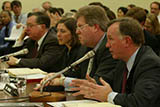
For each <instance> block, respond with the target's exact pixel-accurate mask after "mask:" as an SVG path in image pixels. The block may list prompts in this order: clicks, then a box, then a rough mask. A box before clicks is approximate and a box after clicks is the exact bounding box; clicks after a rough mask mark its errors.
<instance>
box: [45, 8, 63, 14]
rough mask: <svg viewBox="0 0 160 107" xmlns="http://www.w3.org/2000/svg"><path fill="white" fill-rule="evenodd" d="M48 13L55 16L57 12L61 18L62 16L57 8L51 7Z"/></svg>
mask: <svg viewBox="0 0 160 107" xmlns="http://www.w3.org/2000/svg"><path fill="white" fill-rule="evenodd" d="M47 11H49V12H50V13H53V14H55V13H56V12H57V13H58V14H59V16H61V13H60V11H59V10H58V9H57V8H55V7H50V8H49V9H48V10H47Z"/></svg>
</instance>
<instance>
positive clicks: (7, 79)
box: [0, 73, 10, 89]
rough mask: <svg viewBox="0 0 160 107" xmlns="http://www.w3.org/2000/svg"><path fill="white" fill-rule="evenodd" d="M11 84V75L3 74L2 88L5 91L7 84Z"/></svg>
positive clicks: (0, 75)
mask: <svg viewBox="0 0 160 107" xmlns="http://www.w3.org/2000/svg"><path fill="white" fill-rule="evenodd" d="M9 82H10V79H9V75H8V73H1V74H0V85H1V88H2V89H3V88H4V87H5V85H6V84H7V83H9Z"/></svg>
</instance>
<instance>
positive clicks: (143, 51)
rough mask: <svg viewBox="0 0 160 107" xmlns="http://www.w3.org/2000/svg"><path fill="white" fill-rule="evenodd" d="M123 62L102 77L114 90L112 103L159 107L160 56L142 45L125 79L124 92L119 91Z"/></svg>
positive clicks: (132, 106) (129, 106)
mask: <svg viewBox="0 0 160 107" xmlns="http://www.w3.org/2000/svg"><path fill="white" fill-rule="evenodd" d="M124 69H125V62H122V61H120V62H119V63H118V64H117V67H116V69H115V70H114V71H113V72H110V74H108V75H106V76H105V77H104V78H103V79H104V80H105V81H107V82H108V83H109V84H110V85H111V87H112V89H113V91H114V92H118V94H117V95H116V97H115V98H114V103H115V104H118V105H121V106H123V107H160V91H159V90H160V58H159V57H158V56H157V55H156V54H155V53H154V52H153V51H152V49H151V48H150V47H147V46H142V47H141V48H140V50H139V51H138V53H137V56H136V59H135V62H134V64H133V67H132V69H131V71H130V75H129V78H128V79H127V84H126V92H125V93H124V94H122V93H121V90H122V80H123V71H125V70H124Z"/></svg>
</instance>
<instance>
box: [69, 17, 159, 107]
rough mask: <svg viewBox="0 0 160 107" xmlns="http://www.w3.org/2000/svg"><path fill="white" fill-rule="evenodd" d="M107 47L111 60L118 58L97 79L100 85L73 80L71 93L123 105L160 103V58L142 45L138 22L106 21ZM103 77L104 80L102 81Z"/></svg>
mask: <svg viewBox="0 0 160 107" xmlns="http://www.w3.org/2000/svg"><path fill="white" fill-rule="evenodd" d="M107 37H108V41H107V44H106V47H109V50H110V52H111V54H112V56H113V58H114V59H120V60H121V61H120V62H119V63H118V64H117V67H116V69H115V70H114V71H113V72H110V73H109V74H108V75H105V76H104V77H103V79H102V78H100V82H101V83H102V85H98V84H95V82H94V80H93V79H92V78H90V77H89V76H87V77H88V80H78V79H77V80H73V81H72V83H71V84H70V85H71V86H76V88H73V89H72V91H78V92H76V93H75V94H74V95H75V96H77V95H84V97H86V98H91V99H96V100H99V101H103V102H104V101H107V102H110V103H113V104H117V105H121V106H123V107H159V106H160V92H159V90H160V58H159V57H158V56H157V55H156V54H155V53H154V52H153V50H152V49H151V48H150V47H148V46H144V45H143V44H144V34H143V30H142V28H141V26H140V24H139V23H138V22H137V21H136V20H134V19H131V18H122V19H116V20H113V21H111V22H110V23H109V27H108V31H107ZM104 80H105V81H104Z"/></svg>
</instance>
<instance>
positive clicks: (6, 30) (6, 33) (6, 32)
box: [5, 26, 9, 37]
mask: <svg viewBox="0 0 160 107" xmlns="http://www.w3.org/2000/svg"><path fill="white" fill-rule="evenodd" d="M8 31H9V29H8V26H6V29H5V37H9V35H8Z"/></svg>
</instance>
